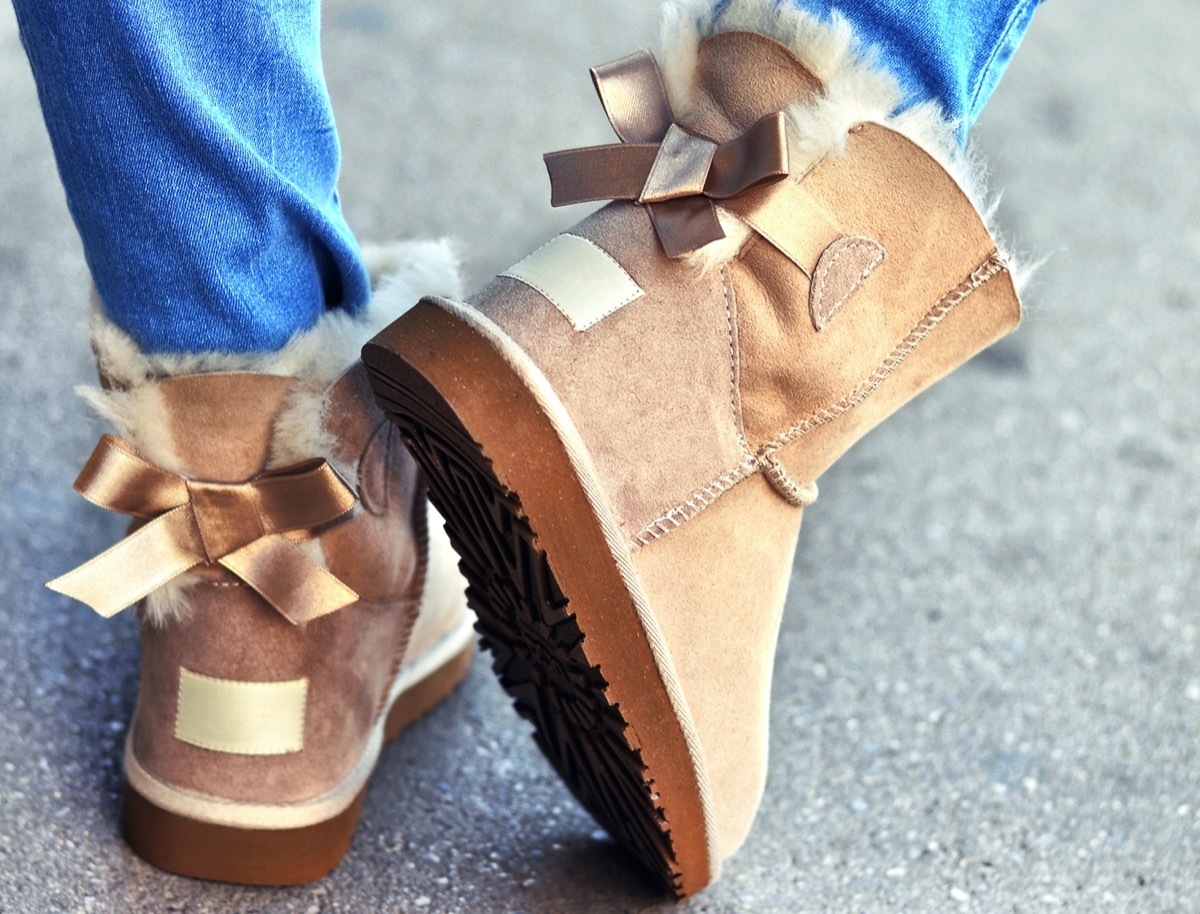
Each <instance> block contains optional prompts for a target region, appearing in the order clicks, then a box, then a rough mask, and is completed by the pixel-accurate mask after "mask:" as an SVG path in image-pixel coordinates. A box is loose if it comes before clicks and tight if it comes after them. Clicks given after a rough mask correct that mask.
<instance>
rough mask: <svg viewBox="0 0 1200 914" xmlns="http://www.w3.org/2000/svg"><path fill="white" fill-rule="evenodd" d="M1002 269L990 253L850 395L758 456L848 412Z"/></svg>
mask: <svg viewBox="0 0 1200 914" xmlns="http://www.w3.org/2000/svg"><path fill="white" fill-rule="evenodd" d="M1006 269H1007V265H1006V264H1005V263H1004V260H1003V259H1002V258H1001V257H1000V254H999V252H997V251H993V252H992V254H991V255H990V256H989V257H988V258H987V260H985V261H983V263H981V264H980V265H979V266H977V267H976V268H975V269H974V270H972V271H971V273H970V275H969V276H967V278H966V279H964V280H963V281H962V282H960V283H959V284H958V285H957V286H955V287H954V288H953V289H951V290H950V291H949V292H948V293H946V294H945V295H944V296H942V298H941V299H940V300H939V301H938V303H937V304H936V305H934V306H933V307H932V308H930V309H929V310H928V311H926V312H925V315H924V316H923V317H922V318H921V319H920V320H919V321H917V323H916V324H915V325H914V326H913V328H912V329H911V330H910V331H909V332H908V334H907V335H906V336H905V337H904V339H903V340H901V341H900V343H899V344H898V345H897V346H896V347H895V348H894V349H893V350H892V351H891V352H889V353H888V355H887V357H886V358H885V359H884V360H883V362H882V363H881V364H880V365H879V367H878V368H876V369H875V371H873V372H872V373H871V374H870V375H869V376H867V377H866V378H864V379H863V380H862V381H860V382H859V384H858V385H857V386H856V387H855V388H854V389H853V390H852V391H850V393H848V394H846V396H844V397H842V398H841V399H840V400H838V401H837V402H836V403H833V404H831V405H830V406H826V407H823V408H822V409H819V410H817V411H816V412H814V413H811V414H810V415H808V416H806V417H805V418H803V419H801V420H800V421H799V422H798V423H796V424H795V425H793V426H792V427H791V428H789V429H787V430H786V431H785V432H784V433H783V434H781V435H779V436H778V437H777V438H775V439H774V440H773V441H768V442H767V443H766V444H764V445H762V446H761V447H760V448H759V449H758V452H759V454H761V455H764V456H765V455H768V454H771V453H773V452H774V451H777V450H779V449H780V448H783V447H786V446H787V445H789V444H791V443H792V442H793V441H795V440H796V439H797V438H801V437H803V436H804V435H806V434H808V433H809V432H810V431H812V430H813V429H814V428H817V427H819V426H821V425H825V424H826V423H828V422H832V421H833V420H834V419H837V418H838V417H840V416H843V415H845V414H846V413H848V412H849V411H850V410H852V409H853V408H854V407H856V406H857V405H858V404H859V403H861V402H862V401H863V400H865V399H866V398H867V397H869V396H870V395H871V394H872V393H874V392H875V390H877V389H878V388H879V385H881V384H882V383H883V382H884V381H886V380H887V379H888V377H890V376H891V375H892V373H893V372H895V370H896V369H897V368H899V367H900V366H901V365H902V364H903V363H904V360H905V359H907V358H908V357H909V355H911V354H912V352H913V350H915V349H916V348H917V346H918V345H919V344H920V343H921V342H922V341H923V340H924V339H925V338H926V337H927V336H929V334H930V333H932V332H933V331H934V329H935V328H936V327H937V325H938V324H940V323H941V322H942V321H943V320H945V319H946V318H947V317H948V316H949V315H950V313H951V312H952V311H954V309H955V308H957V307H958V306H959V305H960V304H962V303H963V301H965V300H966V298H967V296H969V295H970V294H971V293H972V292H974V291H975V290H976V289H978V288H979V287H980V286H982V285H983V284H984V283H985V282H987V281H988V280H989V279H991V278H992V277H994V276H996V275H997V274H998V273H1000V272H1002V271H1004V270H1006Z"/></svg>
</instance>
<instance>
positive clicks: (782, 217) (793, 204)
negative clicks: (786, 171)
mask: <svg viewBox="0 0 1200 914" xmlns="http://www.w3.org/2000/svg"><path fill="white" fill-rule="evenodd" d="M722 205H723V206H724V207H725V208H726V209H728V210H729V211H730V212H731V213H733V214H734V215H735V216H738V217H740V218H741V219H744V220H745V221H746V224H747V225H749V226H750V228H752V229H754V231H756V232H758V234H760V235H762V237H763V238H765V239H766V240H767V241H768V242H770V243H771V245H772V246H774V247H776V248H778V249H779V251H780V253H782V254H783V255H784V256H785V257H787V259H788V260H790V261H791V262H792V263H794V264H795V265H796V266H798V267H799V268H800V269H801V270H803V271H804V274H805V275H806V276H808V277H809V279H811V278H812V274H813V270H814V269H815V268H816V265H817V261H818V260H820V259H821V254H822V253H823V252H824V251H825V249H826V248H827V247H829V246H830V245H831V244H833V243H834V242H835V241H837V240H838V239H839V238H841V237H842V236H843V235H844V234H845V232H843V231H842V229H841V227H840V226H839V225H838V224H837V222H836V221H835V220H834V218H833V216H831V215H830V214H829V211H828V210H826V209H825V207H823V206H822V205H821V204H820V203H818V202H817V201H816V200H815V199H814V198H813V196H812V195H811V194H810V193H808V191H806V190H805V189H804V188H803V187H801V186H800V185H799V184H797V183H796V182H795V181H792V180H790V179H785V180H783V181H777V182H775V183H774V184H767V185H764V186H761V187H754V188H751V189H750V190H747V191H746V192H745V193H742V194H738V195H737V196H736V197H733V198H731V199H729V200H725V201H723V202H722Z"/></svg>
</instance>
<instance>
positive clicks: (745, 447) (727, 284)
mask: <svg viewBox="0 0 1200 914" xmlns="http://www.w3.org/2000/svg"><path fill="white" fill-rule="evenodd" d="M721 288H722V291H723V292H724V293H725V318H726V320H727V321H728V323H729V401H730V405H731V406H732V407H733V424H734V428H735V429H736V430H737V436H738V443H739V444H740V445H741V447H742V453H743V454H745V455H746V456H747V457H751V456H753V452H752V451H751V450H750V442H749V441H748V440H746V424H745V422H744V421H743V419H742V403H741V397H740V396H739V394H740V390H739V383H738V382H739V381H740V375H741V370H740V369H741V366H740V364H739V361H738V350H737V322H736V320H735V319H734V314H733V308H734V301H735V293H734V289H733V277H732V276H731V275H730V274H729V268H728V267H722V268H721Z"/></svg>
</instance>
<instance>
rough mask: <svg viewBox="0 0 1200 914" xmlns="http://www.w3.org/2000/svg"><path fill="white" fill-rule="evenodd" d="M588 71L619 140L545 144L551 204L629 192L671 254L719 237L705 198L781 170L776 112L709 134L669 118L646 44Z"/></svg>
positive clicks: (784, 154)
mask: <svg viewBox="0 0 1200 914" xmlns="http://www.w3.org/2000/svg"><path fill="white" fill-rule="evenodd" d="M591 72H592V81H593V82H594V83H595V86H596V93H597V94H598V95H599V96H600V102H601V104H602V105H604V111H605V113H606V114H607V115H608V120H609V123H611V124H612V127H613V130H614V131H616V134H617V136H618V137H619V138H620V139H621V142H620V143H618V144H614V145H609V146H592V147H588V148H584V149H568V150H563V151H560V152H551V153H547V154H546V156H545V161H546V169H547V171H548V172H549V174H550V204H551V206H565V205H567V204H571V203H584V202H591V201H595V200H633V201H636V202H637V203H638V204H640V205H642V206H645V207H646V210H647V212H648V213H649V215H650V219H651V221H652V222H653V224H654V230H655V233H656V234H657V235H658V239H659V241H660V242H661V243H662V246H663V250H664V251H666V253H667V255H668V256H670V257H679V256H682V255H683V254H687V253H689V252H691V251H694V250H697V249H698V248H701V247H703V246H704V245H706V244H708V243H710V242H712V241H718V240H720V239H721V238H724V237H725V232H724V230H723V229H722V228H721V222H720V220H719V219H718V217H717V211H716V206H715V204H714V202H713V201H715V200H721V201H724V200H728V199H731V198H734V197H737V196H739V195H740V194H742V193H745V192H746V191H748V190H752V189H755V188H762V187H766V186H768V185H770V184H773V183H776V182H780V181H782V180H783V179H785V178H786V177H787V175H788V169H789V165H788V145H787V128H786V124H785V121H784V116H783V113H782V112H775V113H774V114H768V115H766V116H765V117H763V118H761V119H760V120H759V121H758V122H757V123H756V124H755V125H754V126H753V127H751V128H750V129H749V130H748V131H746V132H745V133H744V134H743V135H741V136H739V137H736V138H734V139H733V140H730V141H729V142H727V143H721V144H718V143H715V142H713V141H712V140H709V139H707V138H705V137H701V136H697V135H696V134H693V133H690V132H689V131H687V130H685V129H684V128H683V127H681V126H680V125H679V124H677V123H676V122H675V115H674V113H673V112H672V111H671V103H670V100H669V99H668V97H667V90H666V86H665V85H664V83H663V79H662V73H661V72H660V71H659V69H658V64H657V63H656V62H655V60H654V57H653V55H651V54H650V53H649V52H648V51H639V52H638V53H636V54H631V55H630V56H628V57H623V58H622V59H620V60H617V61H614V62H613V63H610V64H605V65H604V66H600V67H595V68H593V70H592V71H591Z"/></svg>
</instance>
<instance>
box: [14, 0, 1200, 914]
mask: <svg viewBox="0 0 1200 914" xmlns="http://www.w3.org/2000/svg"><path fill="white" fill-rule="evenodd" d="M538 7H539V8H538V10H537V12H536V13H535V12H533V11H532V10H531V4H529V3H522V2H518V0H446V2H443V3H437V4H420V5H417V4H405V5H404V6H403V7H401V6H400V5H397V4H386V3H382V2H379V0H361V2H351V0H332V2H330V3H329V5H328V8H327V11H326V17H327V34H326V41H327V70H328V74H329V77H330V80H331V82H332V89H333V93H334V96H335V101H336V103H337V108H338V112H339V115H340V120H341V126H342V129H343V134H344V141H345V159H346V170H345V181H344V197H345V202H346V207H347V210H348V213H349V217H350V220H351V223H352V225H353V226H354V227H355V228H356V229H357V231H358V232H359V233H360V235H361V236H362V237H364V238H388V237H396V236H407V235H419V234H430V233H432V234H451V235H454V236H456V237H458V238H460V239H462V242H463V244H464V247H465V248H466V250H467V251H469V252H470V261H469V265H470V268H471V274H472V278H473V280H474V281H475V282H479V281H482V280H483V279H485V278H486V277H487V276H489V275H490V274H491V273H492V272H494V271H495V270H497V269H499V268H502V267H503V266H505V265H507V264H508V263H510V262H512V261H513V260H515V259H516V258H517V257H519V256H520V255H522V254H523V253H524V252H525V251H526V250H527V249H528V248H529V247H530V246H531V245H532V244H533V243H534V242H536V241H537V240H538V239H540V238H542V237H543V236H544V235H545V234H546V233H547V232H548V231H550V230H551V229H554V228H557V227H560V226H563V225H565V224H567V223H568V222H569V221H573V220H574V219H575V218H578V215H579V213H578V212H576V213H551V211H550V210H549V208H548V206H547V190H546V186H545V178H544V175H543V173H542V170H541V165H540V162H539V155H540V153H541V152H542V151H543V150H545V149H550V148H561V147H563V146H569V145H576V144H580V143H583V142H601V141H607V138H608V131H607V126H606V124H605V122H604V119H603V115H602V113H601V110H600V108H599V105H598V104H597V103H596V102H595V100H594V98H593V96H592V90H591V86H590V83H589V80H588V78H587V72H586V67H587V66H589V65H591V64H594V63H598V62H600V61H603V60H606V59H609V58H611V57H613V56H616V55H617V54H619V53H623V52H624V51H626V50H628V49H631V48H632V47H634V46H637V45H641V44H644V43H647V42H649V41H651V40H652V35H653V29H654V20H655V18H656V14H655V10H654V4H649V3H645V2H640V0H597V2H593V3H589V4H575V3H573V4H550V3H541V4H539V5H538ZM100 40H102V37H101V39H100ZM1198 59H1200V8H1198V7H1197V6H1196V5H1195V4H1194V3H1190V2H1188V0H1151V2H1148V3H1145V4H1141V5H1139V7H1138V15H1136V16H1134V15H1132V14H1131V12H1130V10H1129V6H1128V5H1127V4H1116V3H1104V2H1100V0H1055V2H1053V3H1050V4H1048V5H1047V7H1046V8H1045V9H1043V10H1042V11H1041V12H1040V13H1039V14H1038V17H1037V20H1036V21H1035V23H1034V29H1033V31H1032V33H1031V35H1030V37H1029V39H1028V41H1027V43H1026V45H1025V47H1024V48H1023V49H1022V51H1021V53H1020V54H1018V56H1017V58H1016V60H1015V63H1014V65H1013V67H1012V69H1011V71H1010V74H1009V76H1008V77H1007V79H1006V81H1005V83H1004V84H1003V85H1002V87H1001V88H1000V91H999V93H998V94H997V95H996V97H995V99H994V100H993V102H992V104H991V106H990V107H989V108H988V110H987V111H986V113H985V115H984V118H983V120H982V122H981V123H980V125H979V128H978V131H977V136H976V138H977V140H978V143H979V146H980V147H981V148H982V149H983V150H984V151H985V152H986V153H987V155H988V157H989V158H990V160H991V162H992V166H993V183H994V185H995V186H996V187H997V188H1003V189H1004V191H1005V196H1004V200H1003V205H1002V206H1001V208H1000V211H999V217H1000V221H1001V222H1002V223H1003V225H1004V226H1005V227H1006V229H1007V231H1008V232H1009V234H1010V236H1011V237H1012V238H1013V239H1015V240H1016V244H1017V246H1018V247H1019V248H1020V249H1022V250H1025V251H1027V252H1030V253H1032V254H1035V255H1046V257H1047V258H1048V259H1047V261H1046V264H1045V266H1044V267H1043V269H1042V270H1041V272H1040V274H1039V275H1038V277H1037V279H1035V281H1034V282H1033V284H1032V286H1031V287H1030V289H1029V291H1028V295H1027V300H1028V317H1027V319H1026V322H1025V325H1024V326H1023V327H1022V329H1021V330H1020V332H1019V333H1018V334H1017V335H1016V336H1015V337H1012V338H1010V339H1009V340H1008V341H1006V342H1004V343H1003V344H1001V345H1000V346H998V347H997V348H996V349H994V350H992V351H991V352H989V353H988V354H986V355H984V356H982V357H980V358H979V359H977V360H976V361H974V362H973V363H972V364H971V365H969V366H968V367H967V368H966V369H965V370H963V371H961V372H959V373H958V374H957V375H955V377H954V378H952V379H951V380H950V381H949V382H947V383H945V384H943V385H941V386H940V387H938V388H937V389H936V390H934V391H933V392H931V393H929V394H928V395H926V396H924V397H923V398H922V399H921V400H919V401H918V402H917V403H916V404H914V405H913V406H912V407H911V408H909V409H907V410H905V411H904V412H902V413H901V414H900V415H899V416H897V417H896V418H895V419H893V420H892V421H890V422H889V423H888V424H887V425H886V426H885V427H883V428H882V429H880V430H879V431H878V432H876V433H875V434H874V435H872V436H871V437H870V438H869V439H868V440H866V441H865V442H863V443H862V444H861V445H860V446H859V447H857V448H856V449H855V450H854V451H852V452H851V453H850V454H849V455H848V456H847V457H846V458H845V459H844V460H843V461H842V462H841V463H840V464H839V465H838V466H837V467H836V468H835V469H834V470H833V471H831V472H830V473H829V474H827V476H826V477H825V478H824V479H823V480H822V498H821V501H820V502H819V503H818V505H817V506H816V507H814V508H813V509H811V510H810V512H809V515H808V517H807V519H806V527H805V531H804V533H803V535H802V537H801V546H800V550H799V554H798V555H797V557H796V564H795V574H794V580H793V586H792V594H791V598H790V603H791V605H790V608H789V612H788V614H787V617H786V619H785V622H784V628H783V634H782V638H781V642H780V647H779V659H778V670H777V679H776V683H775V696H774V707H773V713H772V740H773V760H772V768H771V776H770V782H769V784H768V787H767V795H766V801H765V804H764V807H763V809H762V812H761V814H760V816H759V818H758V822H757V824H756V826H755V829H754V831H753V833H752V835H751V837H750V839H749V842H748V843H747V845H746V847H745V849H744V850H743V851H742V853H741V854H740V855H739V856H738V857H737V858H736V859H735V860H734V861H733V862H732V863H730V864H729V866H728V868H727V870H726V873H725V876H724V878H723V880H722V881H721V882H720V883H719V884H718V885H716V886H714V887H713V888H712V889H710V890H709V891H707V892H705V893H703V894H702V895H701V896H699V897H697V898H695V899H693V900H692V901H690V902H688V903H686V904H685V905H683V906H682V907H680V908H675V907H674V906H673V905H672V904H671V903H670V902H669V901H667V900H666V899H664V898H663V897H662V896H660V895H659V894H657V893H656V891H655V890H654V889H653V888H652V887H651V886H650V885H649V884H648V883H646V882H645V881H643V879H642V877H641V876H640V874H639V873H638V871H637V870H636V869H634V868H633V867H631V866H630V865H628V864H627V861H626V859H625V857H624V856H623V855H622V853H621V852H620V851H618V850H617V849H616V848H615V847H614V846H613V845H612V844H611V843H610V842H609V841H608V839H607V838H605V836H604V835H603V833H601V832H599V831H598V830H597V827H596V826H595V825H594V824H593V823H592V822H591V820H590V819H589V818H588V816H587V815H586V814H584V813H583V812H582V811H581V810H580V809H579V808H578V807H577V806H576V804H575V803H574V802H573V801H572V799H571V798H570V796H569V795H568V793H567V792H566V790H565V789H563V788H562V787H561V786H560V785H559V784H558V783H557V781H556V780H555V778H554V777H553V776H552V774H551V772H550V769H549V767H548V766H547V765H546V764H545V763H544V762H543V760H542V759H541V757H540V756H539V754H538V753H537V751H536V750H535V748H534V746H533V744H532V741H531V740H530V738H529V733H528V731H527V728H526V726H525V725H524V724H523V723H521V722H520V721H518V719H517V718H516V717H515V715H514V714H512V713H511V712H510V710H509V708H508V703H507V701H506V699H505V697H504V696H503V694H502V692H501V691H500V689H499V688H498V686H497V685H496V684H495V682H494V681H493V679H492V677H491V675H490V673H489V672H488V670H487V667H486V664H485V663H484V662H483V661H482V660H479V661H478V662H477V663H476V664H475V666H474V668H473V669H472V671H471V674H470V677H469V678H468V680H467V682H466V684H465V686H464V687H463V688H462V689H461V690H460V691H459V692H458V693H457V694H456V695H455V696H454V697H453V698H452V699H450V700H449V701H448V702H446V703H445V705H444V706H443V707H441V708H440V709H439V710H438V711H437V712H436V713H435V714H433V715H432V716H431V717H429V718H428V719H426V720H425V721H424V722H422V723H421V724H419V725H418V726H416V727H415V728H413V730H412V731H411V732H410V733H408V734H407V736H406V737H405V738H404V739H403V740H402V741H400V742H399V743H397V744H396V745H394V746H393V747H392V748H391V749H389V750H388V752H387V754H386V756H385V758H384V760H383V763H382V765H381V767H380V769H379V771H378V773H377V776H376V778H375V780H374V782H373V785H372V787H371V790H370V794H369V796H368V799H367V804H366V810H365V813H364V816H363V821H362V825H361V828H360V830H359V833H358V836H357V838H356V839H355V842H354V846H353V850H352V853H351V855H350V857H349V858H348V859H347V861H346V862H345V863H344V865H342V867H341V868H340V869H338V870H337V871H336V872H335V873H334V874H333V875H332V876H331V877H329V878H328V879H326V880H325V881H323V882H321V883H319V884H317V885H313V886H309V887H304V888H297V889H292V890H259V889H245V888H238V887H231V886H224V885H213V884H205V883H201V882H194V881H189V880H185V879H180V878H176V877H172V876H168V875H164V874H162V873H159V872H157V871H155V870H153V869H151V868H150V867H148V866H146V865H144V864H143V863H142V862H140V861H139V860H138V859H136V858H135V857H134V856H133V855H132V854H131V853H130V852H129V851H128V850H127V849H126V847H125V846H124V845H123V843H122V841H121V838H120V836H119V833H118V830H117V816H118V806H119V801H118V791H119V788H120V783H121V776H120V766H119V761H118V758H119V751H120V746H121V743H122V739H123V737H124V730H125V725H126V720H127V719H128V717H129V714H130V711H131V708H132V703H133V700H134V695H135V689H136V674H135V661H136V655H137V645H136V637H135V634H136V633H135V627H134V621H133V619H132V617H131V616H128V615H126V616H125V617H121V618H118V619H115V620H113V621H110V622H105V621H103V620H101V619H99V618H97V617H95V616H93V615H92V614H91V613H89V612H88V611H87V610H86V609H84V608H83V607H81V606H78V605H71V604H69V603H68V601H66V600H65V599H62V598H59V597H58V596H56V595H54V594H52V593H50V592H48V591H46V590H44V589H43V588H42V582H43V581H44V580H46V579H48V578H49V577H52V576H53V575H55V574H57V573H59V572H61V571H62V570H64V569H66V568H68V567H71V566H72V565H73V564H74V563H76V562H78V561H80V560H82V559H84V558H86V557H87V556H90V555H92V554H93V553H95V552H96V551H97V550H99V549H100V548H102V547H103V546H105V545H106V544H107V543H108V542H109V541H110V540H112V539H113V538H114V537H116V536H117V535H119V532H120V529H121V522H120V521H119V520H118V519H117V518H115V517H113V516H107V515H105V514H104V513H103V512H101V511H99V510H97V509H94V508H91V507H89V506H88V505H86V504H85V503H84V502H83V501H82V500H81V499H79V498H78V497H76V496H75V495H74V494H73V493H72V492H71V489H70V483H71V480H72V479H73V478H74V475H75V473H76V470H77V468H78V467H79V465H80V463H81V462H82V460H83V459H84V458H85V456H86V455H87V453H88V451H89V450H90V448H91V446H92V444H93V442H94V439H95V437H96V435H97V433H98V427H97V426H96V425H95V424H94V423H93V421H92V420H90V419H89V418H88V417H87V415H86V414H85V410H84V409H83V407H82V405H81V404H80V402H79V401H78V400H76V399H75V398H74V397H73V396H72V395H71V387H72V385H73V384H75V383H78V382H81V381H84V380H87V379H88V378H89V377H90V374H91V367H90V364H89V358H88V352H87V349H86V346H85V342H84V337H83V333H82V313H83V302H84V297H85V284H86V275H85V269H84V265H83V260H82V256H81V252H80V246H79V243H78V241H77V239H76V237H75V234H74V230H73V228H72V226H71V223H70V220H69V218H68V216H67V211H66V208H65V205H64V202H63V197H62V192H61V190H60V188H59V186H58V184H57V181H56V177H55V171H54V165H53V161H52V159H51V155H50V150H49V146H48V143H47V140H46V136H45V133H44V131H43V128H42V126H41V124H40V121H39V117H38V112H37V107H36V103H35V95H34V90H33V85H32V80H31V79H30V77H29V74H28V70H27V67H26V64H25V61H24V58H23V56H22V54H21V51H20V48H19V44H18V39H17V34H16V28H15V25H14V22H13V15H12V12H11V10H10V9H9V8H8V6H7V5H6V4H5V5H0V213H2V214H3V217H2V218H0V302H2V306H0V377H2V378H3V385H2V386H3V390H4V395H3V398H2V402H3V405H2V406H0V414H2V415H3V421H2V422H0V436H2V437H0V466H2V468H3V486H2V492H0V619H2V620H3V621H2V625H3V630H4V632H5V638H4V641H5V643H6V645H7V647H6V648H5V649H4V651H3V652H2V654H0V707H2V708H3V714H2V719H0V909H2V910H3V911H6V912H7V911H14V912H16V911H31V912H50V911H72V912H75V911H80V912H82V911H123V912H125V911H128V912H135V911H137V912H140V911H164V910H165V911H188V912H218V911H263V912H268V911H270V912H276V911H279V912H282V911H296V912H323V911H356V912H357V911H379V910H389V911H391V910H398V911H405V912H449V911H460V912H479V911H527V912H551V911H554V912H557V911H591V912H601V911H650V910H663V911H671V910H686V911H695V912H702V911H703V912H732V911H753V912H800V911H812V912H825V911H830V912H835V911H836V912H840V911H872V912H873V911H883V910H899V911H915V912H941V911H947V912H975V911H978V912H1000V911H1005V912H1008V911H1013V912H1034V911H1039V912H1040V911H1056V910H1064V909H1065V910H1073V911H1089V912H1090V911H1116V912H1135V911H1136V912H1159V911H1185V912H1186V911H1195V910H1197V909H1200V751H1198V740H1200V664H1198V662H1197V660H1198V650H1197V648H1198V642H1200V618H1198V609H1200V606H1198V602H1200V599H1198V594H1200V570H1198V566H1197V549H1198V547H1200V409H1198V391H1200V368H1197V361H1196V359H1195V357H1194V353H1195V350H1196V348H1197V343H1198V342H1200V291H1197V284H1196V274H1197V271H1198V270H1200V168H1197V167H1196V165H1197V150H1198V149H1200V71H1198V70H1197V67H1196V61H1197V60H1198Z"/></svg>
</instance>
